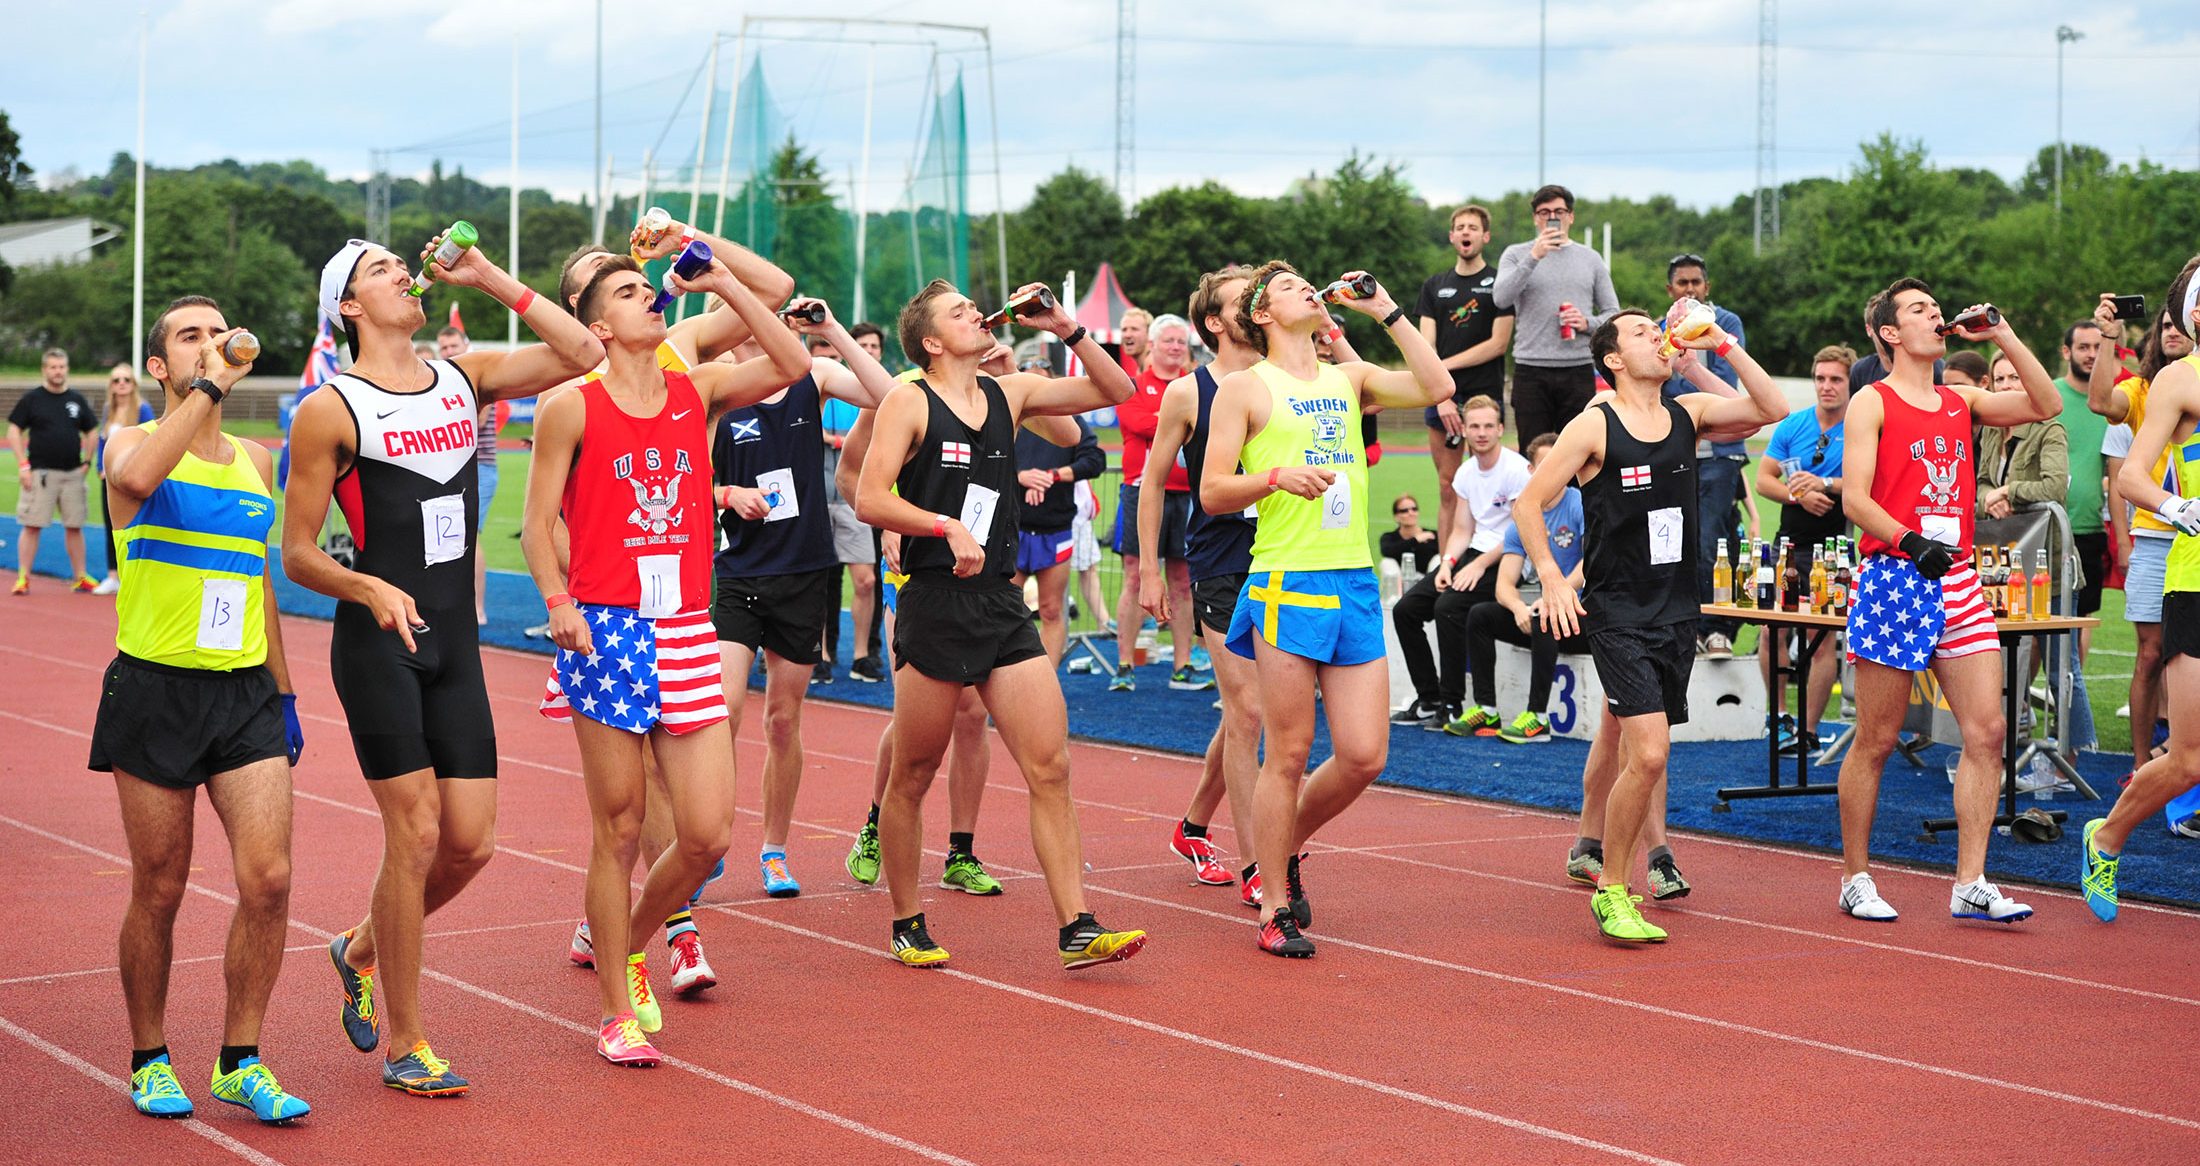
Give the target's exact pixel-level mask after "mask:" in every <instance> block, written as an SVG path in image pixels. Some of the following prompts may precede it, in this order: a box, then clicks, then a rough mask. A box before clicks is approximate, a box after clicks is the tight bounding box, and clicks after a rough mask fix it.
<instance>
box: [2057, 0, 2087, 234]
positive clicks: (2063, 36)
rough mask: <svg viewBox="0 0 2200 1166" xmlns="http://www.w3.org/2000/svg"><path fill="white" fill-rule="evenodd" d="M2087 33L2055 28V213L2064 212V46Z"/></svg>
mask: <svg viewBox="0 0 2200 1166" xmlns="http://www.w3.org/2000/svg"><path fill="white" fill-rule="evenodd" d="M2084 35H2085V34H2084V33H2082V32H2079V31H2078V30H2077V29H2075V28H2072V27H2070V26H2069V25H2067V24H2065V25H2060V26H2057V28H2056V29H2055V213H2056V214H2058V215H2059V214H2061V213H2062V174H2063V118H2062V113H2063V46H2064V45H2066V44H2069V43H2070V42H2072V41H2074V40H2077V39H2078V38H2079V37H2082V36H2084Z"/></svg>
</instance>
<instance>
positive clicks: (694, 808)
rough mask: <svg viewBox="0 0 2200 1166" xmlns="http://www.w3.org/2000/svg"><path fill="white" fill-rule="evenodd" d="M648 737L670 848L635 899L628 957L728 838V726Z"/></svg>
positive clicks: (696, 882)
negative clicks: (664, 800) (661, 774)
mask: <svg viewBox="0 0 2200 1166" xmlns="http://www.w3.org/2000/svg"><path fill="white" fill-rule="evenodd" d="M575 723H576V724H578V723H579V720H578V719H576V721H575ZM613 731H614V732H616V731H619V730H613ZM649 738H650V746H651V747H652V748H653V749H655V750H656V753H657V757H658V759H659V761H660V762H661V763H662V764H663V766H664V770H665V786H666V788H667V789H668V790H669V791H670V792H671V795H672V796H671V802H672V805H671V810H672V823H673V844H672V846H670V847H669V848H667V849H666V850H665V852H664V853H663V854H662V855H660V856H658V858H657V861H655V862H653V863H651V864H650V866H649V874H648V876H647V877H646V878H644V879H643V881H642V889H641V892H640V893H639V894H637V895H636V896H635V899H634V907H633V914H632V915H631V917H630V926H631V928H632V930H631V931H630V933H629V934H630V936H631V938H629V940H628V941H627V942H628V946H627V948H626V951H627V953H628V954H629V955H633V954H636V953H639V952H641V951H642V949H643V947H644V946H645V941H646V940H647V939H648V937H649V934H650V931H651V929H652V928H654V927H656V926H657V923H658V922H659V921H660V920H662V919H664V918H665V917H666V916H668V915H671V914H673V913H674V912H675V911H678V910H679V909H680V908H681V907H683V906H685V905H686V903H687V900H688V896H689V895H692V894H694V893H695V888H696V887H698V886H701V885H702V882H703V879H704V878H705V877H706V876H708V875H709V874H710V870H711V867H713V866H715V865H717V863H718V860H719V859H721V858H724V857H725V856H726V847H727V846H728V845H729V844H730V843H731V841H732V839H733V722H732V721H730V720H728V721H721V722H719V723H717V724H715V725H705V726H703V727H702V728H700V729H694V730H691V731H689V732H685V733H672V732H668V731H666V730H665V728H664V727H663V726H662V725H659V726H658V727H657V728H654V729H651V730H650V732H649ZM612 950H614V951H616V950H619V949H617V948H613V949H612ZM600 966H601V965H600V961H599V967H600Z"/></svg>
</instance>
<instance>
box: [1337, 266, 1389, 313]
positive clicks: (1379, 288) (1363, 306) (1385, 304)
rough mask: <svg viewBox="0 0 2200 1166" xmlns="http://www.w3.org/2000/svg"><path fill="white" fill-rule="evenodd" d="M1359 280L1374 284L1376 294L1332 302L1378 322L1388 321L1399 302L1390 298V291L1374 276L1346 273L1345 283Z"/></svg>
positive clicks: (1343, 297) (1347, 297) (1348, 296)
mask: <svg viewBox="0 0 2200 1166" xmlns="http://www.w3.org/2000/svg"><path fill="white" fill-rule="evenodd" d="M1359 280H1367V281H1368V282H1371V283H1374V284H1375V294H1374V295H1371V296H1352V295H1346V296H1339V297H1337V298H1336V299H1334V300H1331V301H1330V302H1331V303H1334V304H1339V305H1341V306H1343V307H1346V308H1350V309H1351V310H1353V311H1355V312H1358V313H1359V314H1361V315H1363V316H1367V317H1369V318H1371V319H1374V320H1378V321H1380V320H1386V319H1388V318H1389V317H1390V314H1391V313H1392V312H1395V311H1397V310H1398V301H1397V300H1394V299H1392V298H1390V289H1389V288H1386V287H1384V286H1383V285H1382V284H1381V283H1380V282H1378V281H1376V280H1375V278H1374V277H1373V276H1371V275H1369V274H1368V273H1367V272H1364V271H1347V272H1345V273H1344V282H1348V283H1349V282H1355V281H1359Z"/></svg>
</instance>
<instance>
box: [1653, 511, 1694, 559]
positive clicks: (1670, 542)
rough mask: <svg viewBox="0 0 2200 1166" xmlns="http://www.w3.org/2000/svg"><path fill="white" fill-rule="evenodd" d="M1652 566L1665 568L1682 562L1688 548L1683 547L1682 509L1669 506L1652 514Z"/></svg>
mask: <svg viewBox="0 0 2200 1166" xmlns="http://www.w3.org/2000/svg"><path fill="white" fill-rule="evenodd" d="M1649 517H1650V565H1651V566H1653V567H1663V566H1667V565H1670V564H1673V563H1678V562H1680V561H1681V556H1682V554H1683V553H1684V552H1685V550H1686V548H1685V547H1684V546H1683V545H1682V542H1683V540H1682V537H1681V535H1682V532H1683V530H1684V529H1685V528H1684V526H1683V524H1682V522H1681V508H1680V507H1678V506H1667V507H1663V508H1661V509H1658V510H1653V511H1651V512H1650V515H1649Z"/></svg>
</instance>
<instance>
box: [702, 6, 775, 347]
mask: <svg viewBox="0 0 2200 1166" xmlns="http://www.w3.org/2000/svg"><path fill="white" fill-rule="evenodd" d="M748 45H749V20H748V18H747V17H745V16H744V17H742V18H741V37H740V39H739V40H736V41H734V42H733V85H732V87H731V88H729V89H728V90H727V91H726V132H725V134H724V135H723V136H722V138H721V141H720V144H719V147H718V206H717V208H716V209H715V210H713V211H711V215H710V233H711V234H713V235H717V236H719V237H720V238H723V237H725V234H726V229H725V228H726V180H727V179H728V178H729V177H731V176H732V171H733V123H734V122H736V121H738V120H740V114H741V85H742V77H741V58H742V56H743V55H745V54H746V53H747V52H748ZM717 76H718V70H716V69H713V70H711V77H712V78H713V79H714V80H715V79H716V78H717ZM761 144H762V143H751V145H752V146H756V145H761ZM755 173H756V159H754V158H750V159H749V174H750V175H751V176H752V177H753V176H754V175H755ZM745 185H746V186H747V188H748V193H747V195H746V196H745V197H744V198H743V199H742V201H743V202H745V203H747V204H748V207H749V233H748V237H747V238H744V239H742V240H741V242H743V243H745V244H747V245H748V247H749V249H750V250H752V251H756V250H761V248H758V247H757V245H756V184H755V183H754V182H753V181H752V182H748V183H746V184H745ZM773 306H774V307H776V306H778V305H776V304H775V305H773Z"/></svg>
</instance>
